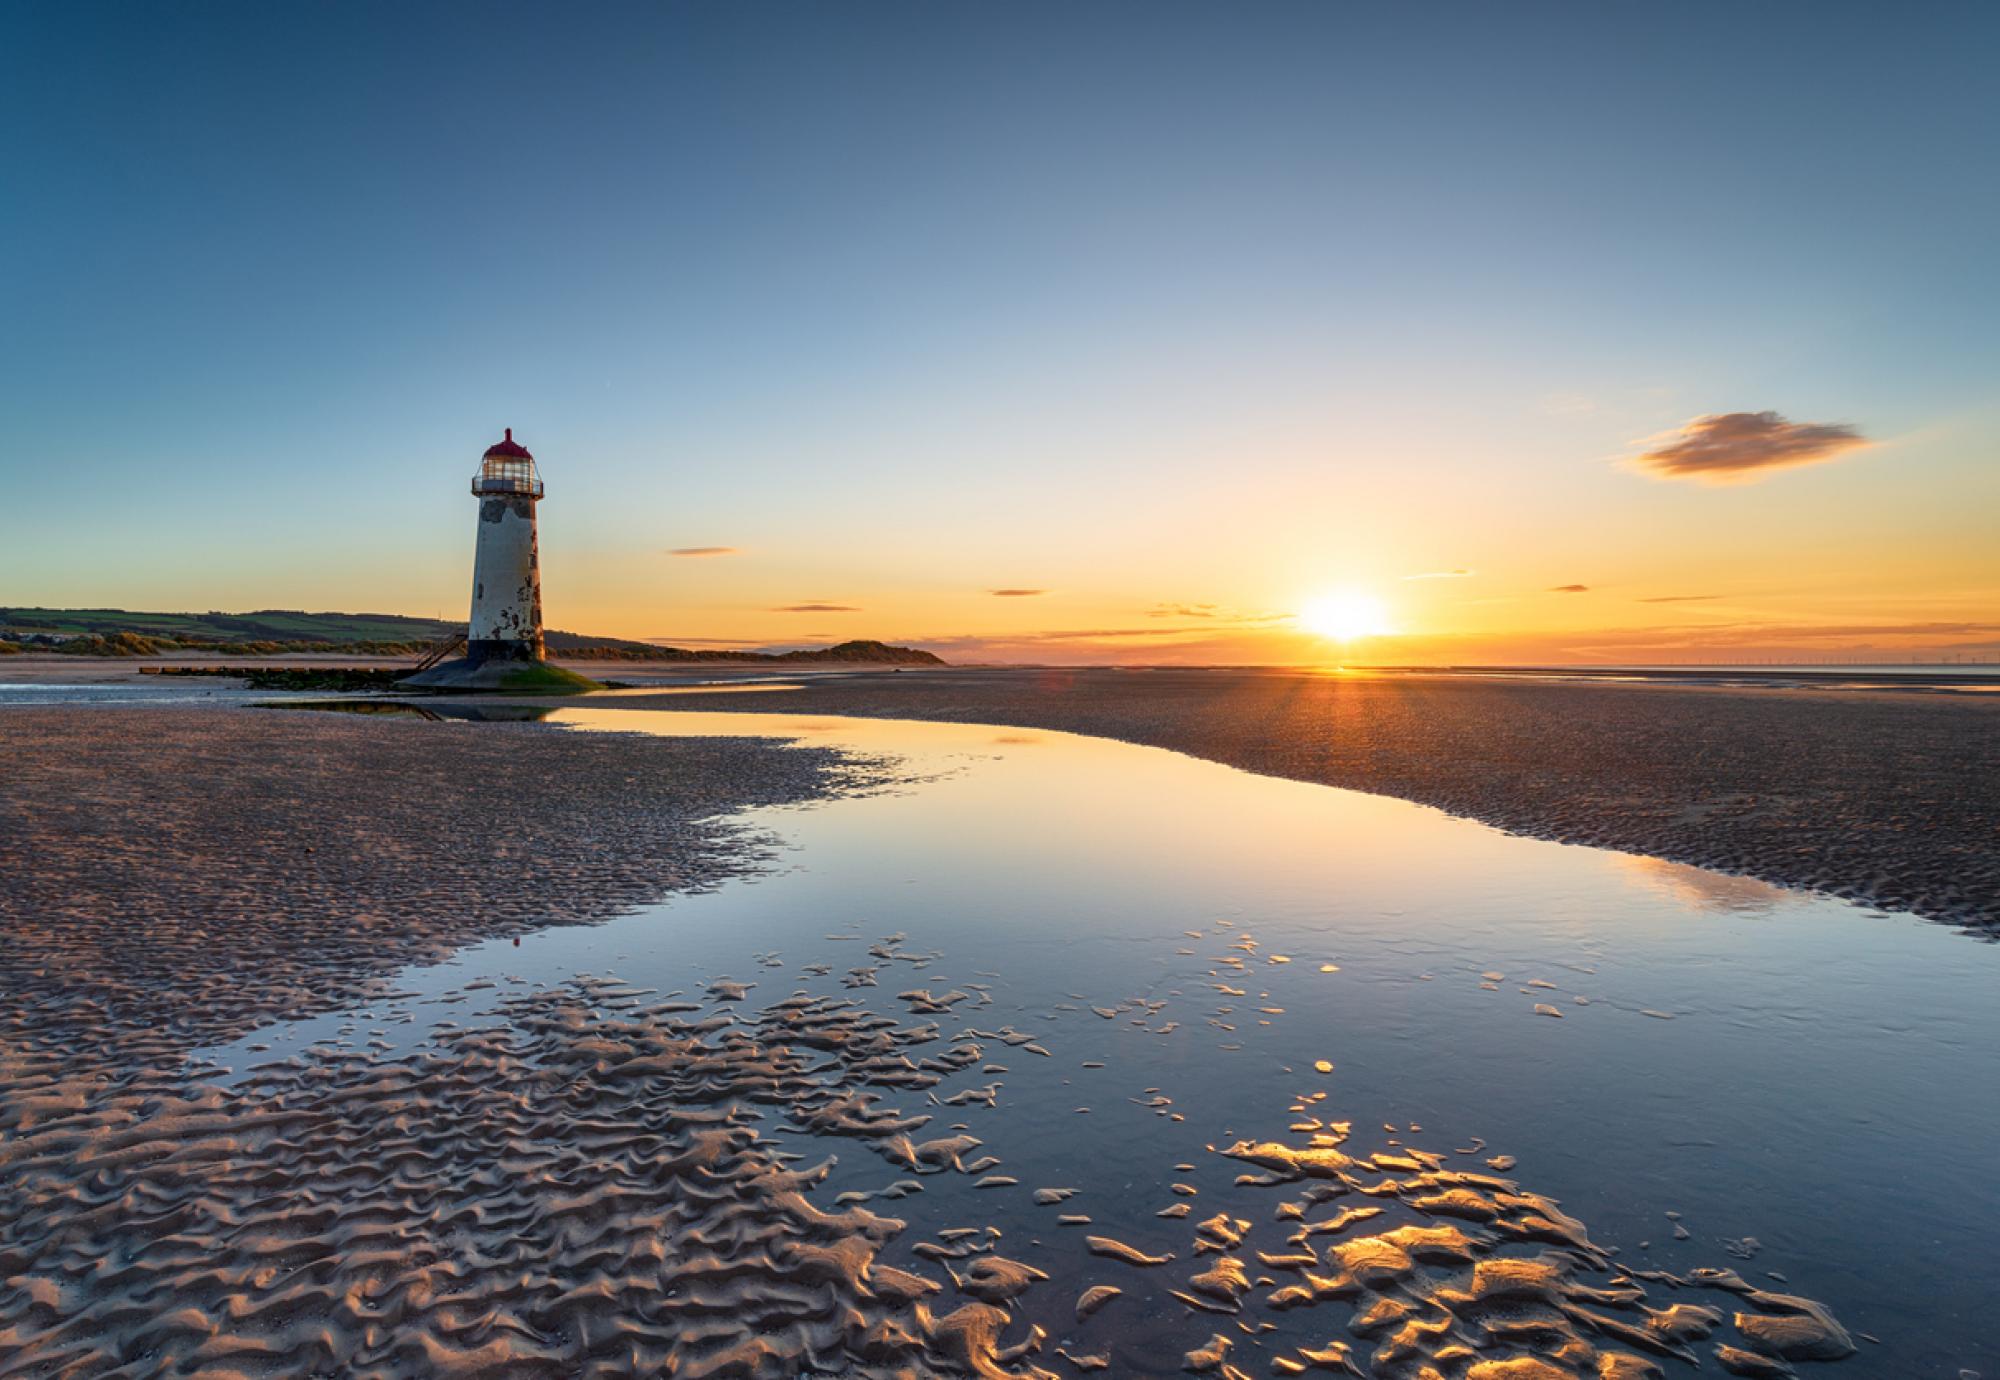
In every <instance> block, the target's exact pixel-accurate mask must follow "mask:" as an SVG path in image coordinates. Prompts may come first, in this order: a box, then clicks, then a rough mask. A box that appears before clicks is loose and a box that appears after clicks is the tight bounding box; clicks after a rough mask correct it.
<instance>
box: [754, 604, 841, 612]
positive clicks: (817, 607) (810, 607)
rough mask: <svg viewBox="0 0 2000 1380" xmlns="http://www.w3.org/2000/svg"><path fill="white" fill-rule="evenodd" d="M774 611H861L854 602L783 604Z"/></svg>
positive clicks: (773, 610)
mask: <svg viewBox="0 0 2000 1380" xmlns="http://www.w3.org/2000/svg"><path fill="white" fill-rule="evenodd" d="M771 612H773V613H859V612H861V610H860V609H858V608H856V607H854V606H853V605H852V604H781V605H780V606H779V607H777V608H774V609H772V610H771Z"/></svg>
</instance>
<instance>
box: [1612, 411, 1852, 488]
mask: <svg viewBox="0 0 2000 1380" xmlns="http://www.w3.org/2000/svg"><path fill="white" fill-rule="evenodd" d="M1645 444H1646V445H1648V446H1650V447H1651V449H1649V450H1645V451H1642V452H1641V453H1640V454H1639V455H1638V456H1637V457H1635V458H1634V459H1633V461H1632V464H1633V466H1634V467H1635V468H1637V469H1639V470H1642V471H1644V472H1645V473H1647V474H1650V475H1653V476H1654V477H1655V478H1659V479H1694V480H1699V481H1702V482H1704V483H1709V484H1729V483H1741V482H1744V481H1747V480H1751V479H1760V478H1762V477H1763V476H1764V475H1765V474H1767V473H1769V472H1770V471H1772V470H1780V469H1791V468H1794V467H1796V466H1799V465H1816V464H1820V463H1822V462H1824V461H1827V460H1833V459H1837V458H1838V457H1840V456H1842V455H1845V454H1846V453H1847V452H1848V451H1851V450H1857V449H1859V448H1860V447H1862V446H1865V445H1867V444H1868V441H1867V438H1866V437H1864V436H1862V434H1861V433H1860V432H1859V431H1857V430H1855V429H1854V428H1853V427H1851V426H1849V425H1847V424H1846V423H1845V422H1793V421H1787V420H1786V419H1785V418H1783V417H1781V416H1779V415H1778V414H1777V413H1776V412H1720V413H1714V414H1711V415H1709V416H1706V417H1696V418H1695V419H1694V420H1693V421H1691V422H1688V423H1686V424H1685V425H1683V426H1682V427H1680V428H1679V429H1678V430H1676V431H1670V432H1665V433H1663V434H1661V435H1659V436H1654V437H1652V438H1650V439H1649V440H1648V441H1646V442H1645Z"/></svg>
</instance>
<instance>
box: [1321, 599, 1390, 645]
mask: <svg viewBox="0 0 2000 1380" xmlns="http://www.w3.org/2000/svg"><path fill="white" fill-rule="evenodd" d="M1299 626H1300V627H1302V628H1304V629H1305V630H1306V631H1308V632H1316V633H1318V634H1319V635H1320V636H1321V637H1330V638H1332V639H1333V640H1334V641H1336V642H1352V641H1354V640H1355V639H1356V638H1361V637H1380V636H1381V635H1382V634H1384V633H1386V632H1388V631H1389V610H1388V609H1387V608H1386V607H1385V606H1384V605H1383V603H1382V601H1381V600H1380V599H1377V598H1376V597H1375V596H1374V595H1372V594H1361V593H1358V592H1355V591H1348V592H1345V593H1341V594H1323V595H1321V596H1320V597H1319V598H1317V599H1314V600H1312V601H1311V602H1309V603H1308V604H1307V605H1306V606H1305V607H1304V608H1302V609H1300V610H1299Z"/></svg>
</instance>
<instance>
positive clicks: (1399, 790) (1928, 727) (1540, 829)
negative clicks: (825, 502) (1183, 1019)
mask: <svg viewBox="0 0 2000 1380" xmlns="http://www.w3.org/2000/svg"><path fill="white" fill-rule="evenodd" d="M605 703H606V705H607V707H608V706H611V705H614V704H615V705H618V706H623V707H630V708H658V709H686V710H693V709H730V710H737V711H745V712H759V713H801V712H805V713H818V714H854V715H864V716H874V717H885V718H909V719H943V720H951V721H956V722H965V723H992V724H1005V725H1009V726H1014V727H1022V728H1047V729H1058V730H1063V731H1067V732H1072V733H1085V734H1093V735H1096V736H1099V737H1105V738H1116V739H1121V740H1123V741H1126V742H1132V743H1141V744H1145V745H1148V746H1152V747H1163V748H1170V749H1173V750H1175V751H1178V752H1185V753H1189V754H1191V755H1193V756H1196V757H1204V758H1208V759H1210V760H1212V761H1217V762H1225V763H1228V764H1229V765H1231V766H1236V767H1241V768H1243V769H1245V770H1247V771H1254V772H1261V773H1263V774H1265V775H1269V776H1283V777H1290V778H1294V779H1297V780H1302V781H1317V782H1322V783H1324V784H1326V785H1331V786H1342V787H1346V788H1348V789H1351V790H1362V791H1370V792H1374V793H1376V794H1381V795H1393V796H1400V797H1402V798H1403V799H1406V800H1414V801H1419V802H1421V803H1423V804H1426V805H1434V806H1437V807H1439V808H1441V809H1444V810H1448V811H1450V812H1452V813H1454V814H1458V815H1464V816H1467V817H1470V818H1473V819H1478V820H1482V821H1484V822H1486V823H1488V824H1493V825H1497V826H1499V827H1500V828H1503V829H1507V830H1510V831H1512V832H1515V833H1519V834H1524V835H1528V836H1530V837H1535V838H1550V839H1558V840H1561V841H1563V842H1565V843H1582V844H1593V845H1597V846H1599V847H1605V848H1616V849H1622V850H1625V851H1628V852H1634V853H1643V854H1650V855H1653V856H1657V857H1662V858H1667V859H1671V860H1673V861H1675V862H1682V863H1691V864H1694V865H1696V866H1700V867H1706V868H1713V869H1717V870H1719V871H1724V872H1733V873H1738V874H1742V875H1744V876H1748V877H1754V878H1757V879H1759V880H1762V881H1766V882H1771V883H1775V884H1777V885H1779V886H1789V887H1804V888H1809V889H1812V890H1816V891H1822V892H1826V893H1829V894H1832V895H1835V896H1841V897H1846V898H1849V899H1852V900H1855V901H1860V902H1864V903H1868V904H1872V905H1876V906H1881V907H1884V908H1887V909H1893V910H1902V911H1910V912H1914V913H1916V914H1918V915H1924V916H1929V917H1932V918H1934V919H1938V920H1943V921H1948V922H1952V923H1956V924H1961V925H1966V926H1970V927H1975V928H1979V929H1983V930H1986V931H2000V827H1996V821H2000V695H1973V694H1963V695H1953V694H1918V693H1904V694H1897V693H1889V692H1869V691H1845V690H1818V689H1763V688H1734V687H1718V686H1694V685H1654V684H1646V685H1626V684H1599V683H1581V682H1560V683H1545V682H1533V681H1521V680H1500V679H1471V678H1446V677H1439V676H1421V675H1379V676H1340V675H1329V674H1321V673H1313V672H1288V671H1221V670H1217V671H1180V670H1158V671H1066V670H1049V671H1042V672H1028V671H976V670H954V671H950V672H917V671H908V672H903V673H899V674H892V673H867V674H855V675H844V676H837V677H828V678H825V679H815V680H811V681H808V682H807V683H806V688H805V689H803V690H800V691H797V692H793V693H788V694H783V695H778V694H773V695H737V696H732V697H730V698H729V699H728V700H727V702H726V703H725V702H724V701H723V700H722V699H721V698H720V697H716V698H713V699H710V698H704V697H703V696H701V695H697V694H675V695H672V696H664V695H663V696H661V697H660V698H659V699H658V700H656V701H650V702H649V701H648V700H646V699H645V698H643V697H638V698H634V697H620V698H618V699H616V700H615V701H605Z"/></svg>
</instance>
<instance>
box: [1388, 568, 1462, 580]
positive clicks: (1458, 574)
mask: <svg viewBox="0 0 2000 1380" xmlns="http://www.w3.org/2000/svg"><path fill="white" fill-rule="evenodd" d="M1471 574H1472V572H1471V571H1470V570H1463V569H1460V570H1423V571H1419V572H1418V573H1417V574H1415V575H1405V576H1403V578H1404V579H1405V580H1463V579H1466V578H1468V577H1470V576H1471Z"/></svg>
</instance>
